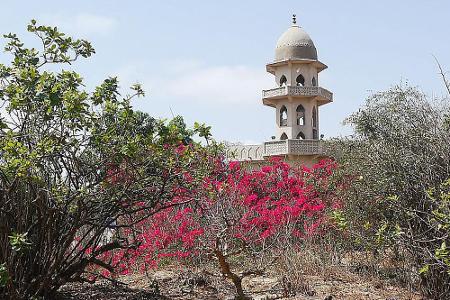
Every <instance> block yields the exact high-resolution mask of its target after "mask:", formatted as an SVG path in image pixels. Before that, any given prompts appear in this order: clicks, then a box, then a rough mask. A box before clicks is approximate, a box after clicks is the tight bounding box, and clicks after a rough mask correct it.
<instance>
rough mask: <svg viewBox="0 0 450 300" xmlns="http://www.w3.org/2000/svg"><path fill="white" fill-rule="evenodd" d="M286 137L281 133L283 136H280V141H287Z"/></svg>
mask: <svg viewBox="0 0 450 300" xmlns="http://www.w3.org/2000/svg"><path fill="white" fill-rule="evenodd" d="M287 139H288V136H287V135H286V133H284V132H283V134H282V135H281V136H280V140H282V141H283V140H287Z"/></svg>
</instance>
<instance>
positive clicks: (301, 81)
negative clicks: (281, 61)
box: [295, 74, 305, 86]
mask: <svg viewBox="0 0 450 300" xmlns="http://www.w3.org/2000/svg"><path fill="white" fill-rule="evenodd" d="M295 81H296V82H297V85H298V86H304V85H305V77H303V75H302V74H300V75H298V76H297V79H295Z"/></svg>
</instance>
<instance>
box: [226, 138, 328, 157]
mask: <svg viewBox="0 0 450 300" xmlns="http://www.w3.org/2000/svg"><path fill="white" fill-rule="evenodd" d="M323 154H324V149H323V143H322V141H320V140H297V139H292V140H282V141H269V142H265V143H264V144H262V145H239V146H228V147H227V151H226V156H227V158H228V159H230V160H239V161H248V160H254V161H258V160H263V159H264V157H267V156H276V155H323Z"/></svg>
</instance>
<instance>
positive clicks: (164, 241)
mask: <svg viewBox="0 0 450 300" xmlns="http://www.w3.org/2000/svg"><path fill="white" fill-rule="evenodd" d="M336 167H337V166H336V164H335V163H334V162H333V161H330V160H324V161H321V162H319V163H318V164H316V165H314V166H313V167H312V168H307V167H301V168H295V167H291V166H290V165H288V164H287V163H285V162H283V161H282V160H280V159H274V160H272V161H271V162H270V163H269V165H267V166H264V167H262V168H260V169H257V170H250V169H247V168H245V167H244V166H243V165H241V164H240V163H238V162H229V163H227V162H224V161H223V160H220V159H215V169H214V171H213V172H212V174H210V175H209V176H207V177H206V178H204V179H203V184H202V185H201V186H200V188H199V189H198V190H196V191H195V193H192V192H191V191H189V192H188V191H187V190H184V189H178V190H177V191H176V195H177V196H176V197H174V198H173V200H172V204H173V205H171V206H170V207H167V208H164V209H161V210H160V211H159V212H158V213H156V214H154V215H153V217H152V218H148V219H143V220H142V221H140V222H138V223H136V226H135V228H134V229H135V232H139V234H138V235H137V236H136V238H137V240H138V241H139V244H140V246H139V247H138V248H136V249H130V250H128V251H123V250H122V251H121V252H118V253H115V254H114V255H115V257H119V259H117V263H116V266H117V267H118V272H122V273H127V272H128V268H129V267H131V268H133V267H134V266H135V263H136V261H143V262H144V264H142V265H141V266H140V268H141V269H142V270H143V269H145V268H147V267H155V266H157V265H158V262H159V261H160V260H161V259H162V258H165V257H173V258H177V259H185V258H192V257H197V256H207V257H212V258H215V259H216V260H217V262H218V267H219V269H220V271H221V273H222V274H223V275H224V276H225V277H226V278H228V279H230V280H231V281H232V282H233V284H234V285H235V287H236V292H237V294H238V296H239V297H240V298H244V297H245V295H244V292H243V289H242V284H241V282H242V279H243V278H244V277H245V276H248V275H251V274H258V273H261V272H262V271H263V269H264V266H265V265H266V264H267V262H269V259H268V257H267V256H268V255H272V256H271V257H272V258H273V257H274V256H273V254H274V253H276V252H277V251H276V249H280V247H283V245H286V243H298V242H301V241H302V240H304V239H305V238H307V237H309V236H311V235H314V234H317V233H320V232H321V230H323V229H324V226H323V225H324V224H326V222H327V220H328V212H329V211H330V210H334V209H335V208H338V207H339V206H340V204H339V202H337V201H336V199H335V198H334V192H333V190H334V188H333V185H332V184H331V183H330V182H331V181H330V180H329V177H330V176H331V175H332V173H333V170H335V169H336ZM185 178H187V179H186V180H189V179H188V178H189V175H188V173H187V174H186V176H185ZM125 234H126V233H125ZM235 256H239V257H242V258H244V261H245V260H252V259H253V258H255V257H257V258H258V259H257V260H258V261H259V262H260V263H259V264H257V263H252V266H253V267H252V268H247V269H245V270H241V271H242V272H241V273H237V272H236V271H234V270H233V268H232V266H231V264H230V258H231V257H235ZM138 257H140V258H143V260H137V258H138ZM108 259H111V258H110V257H108ZM113 259H114V258H113ZM242 268H244V266H240V268H239V269H242Z"/></svg>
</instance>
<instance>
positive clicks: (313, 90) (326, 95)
mask: <svg viewBox="0 0 450 300" xmlns="http://www.w3.org/2000/svg"><path fill="white" fill-rule="evenodd" d="M283 96H301V97H314V96H319V97H321V98H323V99H324V100H326V101H329V102H331V101H333V93H331V92H330V91H328V90H326V89H324V88H321V87H318V86H282V87H278V88H274V89H270V90H263V92H262V97H263V99H268V98H277V97H283Z"/></svg>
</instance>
